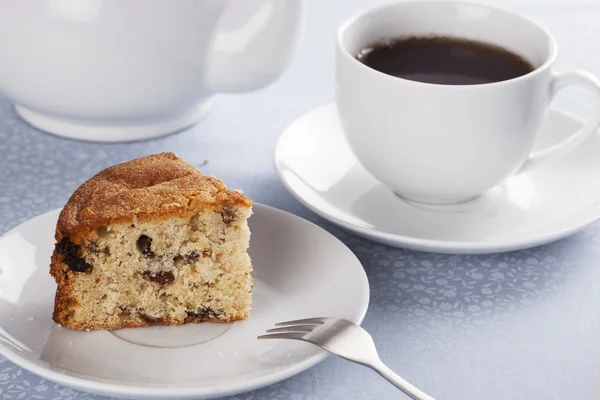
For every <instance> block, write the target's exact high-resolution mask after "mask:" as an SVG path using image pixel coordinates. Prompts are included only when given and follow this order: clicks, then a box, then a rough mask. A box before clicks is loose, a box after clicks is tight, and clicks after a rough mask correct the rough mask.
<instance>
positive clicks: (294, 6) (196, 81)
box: [0, 0, 301, 141]
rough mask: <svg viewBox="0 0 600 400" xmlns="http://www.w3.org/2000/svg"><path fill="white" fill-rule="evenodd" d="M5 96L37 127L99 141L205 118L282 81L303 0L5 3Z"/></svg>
mask: <svg viewBox="0 0 600 400" xmlns="http://www.w3.org/2000/svg"><path fill="white" fill-rule="evenodd" d="M0 10H1V12H0V59H1V60H2V62H0V91H1V92H2V93H3V94H4V95H6V96H7V97H9V98H10V99H11V100H12V101H13V102H14V104H15V109H16V111H17V113H18V114H19V115H20V116H21V117H22V118H23V119H25V120H26V121H27V122H29V123H30V124H31V125H33V126H35V127H37V128H39V129H42V130H44V131H47V132H51V133H54V134H57V135H61V136H66V137H71V138H77V139H85V140H96V141H122V140H136V139H142V138H149V137H153V136H158V135H162V134H166V133H169V132H174V131H177V130H180V129H182V128H185V127H187V126H189V125H192V124H194V123H195V122H197V121H198V120H199V119H200V118H201V117H202V116H203V115H204V114H205V113H206V112H207V110H208V109H209V107H210V104H211V99H212V97H213V96H214V94H216V93H220V92H238V91H240V92H241V91H249V90H253V89H257V88H260V87H263V86H265V85H267V84H269V83H271V82H272V81H274V80H275V79H276V78H277V77H278V76H279V75H280V74H281V72H282V71H283V70H284V69H285V67H286V65H287V63H288V60H289V59H290V55H291V53H292V52H293V49H294V47H295V42H296V38H297V36H298V31H299V25H300V19H301V0H27V1H15V0H0Z"/></svg>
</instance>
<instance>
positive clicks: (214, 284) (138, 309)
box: [50, 153, 252, 329]
mask: <svg viewBox="0 0 600 400" xmlns="http://www.w3.org/2000/svg"><path fill="white" fill-rule="evenodd" d="M251 213H252V203H251V201H250V200H249V199H247V198H246V197H245V196H244V195H243V194H242V193H241V192H239V191H233V190H227V188H226V187H225V185H224V184H223V183H222V182H221V181H220V180H219V179H216V178H214V177H209V176H204V175H202V174H201V173H200V171H198V170H197V169H196V168H195V167H194V166H193V165H191V164H188V163H186V162H184V161H183V160H181V159H180V158H178V157H177V156H176V155H174V154H172V153H163V154H157V155H152V156H148V157H144V158H140V159H137V160H133V161H129V162H126V163H123V164H119V165H116V166H114V167H110V168H107V169H106V170H104V171H102V172H100V173H99V174H97V175H96V176H94V177H92V178H91V179H89V180H88V181H87V182H85V183H84V184H83V185H81V186H80V187H79V188H78V189H77V190H76V191H75V193H73V195H72V196H71V198H70V199H69V201H68V202H67V204H66V205H65V207H64V208H63V210H62V212H61V213H60V217H59V219H58V224H57V227H56V242H57V243H56V247H55V250H54V254H53V255H52V262H51V266H50V273H51V275H52V276H53V277H54V279H55V280H56V282H57V284H58V289H57V291H56V298H55V304H54V315H53V318H54V321H55V322H57V323H59V324H62V325H64V326H66V327H69V328H74V329H116V328H122V327H136V326H147V325H151V324H164V325H176V324H183V323H186V322H201V321H214V322H227V321H233V320H238V319H243V318H246V317H247V316H248V315H249V313H250V302H251V291H252V281H251V276H250V272H251V271H252V266H251V263H250V258H249V257H248V254H247V253H246V249H247V247H248V241H249V238H250V231H249V229H248V224H247V222H246V220H247V218H248V217H249V216H250V214H251Z"/></svg>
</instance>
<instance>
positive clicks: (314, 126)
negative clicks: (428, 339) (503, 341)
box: [275, 104, 600, 254]
mask: <svg viewBox="0 0 600 400" xmlns="http://www.w3.org/2000/svg"><path fill="white" fill-rule="evenodd" d="M581 125H582V122H581V120H579V119H578V118H576V117H573V116H571V115H568V114H566V113H564V112H561V111H557V110H550V111H549V112H548V114H547V116H546V119H545V121H544V123H543V126H542V130H541V132H540V134H539V136H538V139H537V142H536V145H535V149H536V150H539V149H543V148H546V147H548V146H551V145H552V144H554V143H557V142H559V141H560V140H561V139H563V138H565V137H567V136H569V135H570V134H571V133H572V132H574V131H575V130H577V129H579V128H580V126H581ZM598 154H600V137H599V136H598V135H596V136H594V137H593V138H592V139H590V141H589V142H588V143H587V144H586V145H585V146H582V147H581V148H580V149H578V150H576V151H574V152H573V153H571V154H569V155H568V156H566V157H564V158H563V159H561V160H559V161H557V162H556V163H554V164H551V165H548V166H546V167H543V168H540V169H537V170H533V171H530V172H527V173H523V174H519V175H516V176H513V177H511V178H509V179H507V180H506V181H505V182H503V183H502V184H501V185H499V186H497V187H495V188H493V189H491V190H489V191H488V192H486V193H484V194H483V195H482V196H480V197H478V198H476V199H474V200H471V201H468V202H465V203H460V204H453V205H424V204H420V203H413V202H410V201H407V200H404V199H402V198H399V197H398V196H396V195H395V194H394V193H393V192H392V191H391V190H390V189H388V188H387V187H386V186H384V185H383V184H382V183H380V182H379V181H377V180H376V179H375V178H374V177H372V176H371V175H370V174H369V173H368V172H367V171H366V170H365V169H364V168H363V167H362V166H361V164H360V163H359V162H358V161H357V160H356V158H355V157H354V155H353V154H352V151H351V150H350V148H349V146H348V144H347V142H346V139H345V137H344V133H343V132H342V129H341V126H340V123H339V119H338V115H337V110H336V108H335V105H332V104H330V105H326V106H324V107H321V108H318V109H315V110H312V111H310V112H308V113H307V114H305V115H303V116H301V117H300V118H298V119H297V120H296V121H294V122H293V123H292V124H290V125H289V126H288V127H287V128H286V129H285V131H284V133H283V135H282V136H281V138H280V139H279V142H278V144H277V147H276V149H275V164H276V168H277V172H278V174H279V177H280V179H281V181H282V182H283V184H284V185H285V187H286V188H287V189H288V190H289V191H290V193H291V194H292V195H294V196H295V197H296V198H297V199H298V200H299V201H300V202H302V203H303V204H304V205H305V206H306V207H308V208H309V209H311V210H312V211H314V212H315V213H317V214H318V215H320V216H321V217H323V218H325V219H327V220H329V221H331V222H333V223H335V224H337V225H340V226H341V227H343V228H345V229H347V230H349V231H352V232H353V233H355V234H357V235H359V236H362V237H365V238H368V239H371V240H374V241H376V242H380V243H384V244H388V245H391V246H396V247H402V248H407V249H412V250H420V251H429V252H437V253H449V254H485V253H495V252H502V251H512V250H519V249H524V248H529V247H533V246H538V245H542V244H546V243H549V242H553V241H555V240H558V239H561V238H564V237H566V236H568V235H570V234H572V233H574V232H576V231H578V230H580V229H582V228H584V227H586V226H587V225H589V224H591V223H592V222H594V221H596V219H598V218H599V217H600V186H598V185H596V184H595V182H596V181H597V180H598V177H600V157H598Z"/></svg>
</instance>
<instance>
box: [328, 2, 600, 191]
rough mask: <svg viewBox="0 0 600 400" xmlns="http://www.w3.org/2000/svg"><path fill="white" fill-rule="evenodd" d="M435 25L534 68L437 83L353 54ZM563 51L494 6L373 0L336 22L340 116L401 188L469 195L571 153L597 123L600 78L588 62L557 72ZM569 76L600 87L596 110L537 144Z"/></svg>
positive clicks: (369, 162) (376, 170)
mask: <svg viewBox="0 0 600 400" xmlns="http://www.w3.org/2000/svg"><path fill="white" fill-rule="evenodd" d="M432 35H433V36H438V35H439V36H455V37H461V38H467V39H471V40H477V41H482V42H487V43H492V44H495V45H498V46H501V47H503V48H505V49H508V50H511V51H513V52H515V53H516V54H519V55H521V56H522V57H523V58H525V59H526V60H528V61H529V62H531V63H532V65H533V66H534V67H535V70H534V71H533V72H530V73H528V74H526V75H523V76H520V77H517V78H514V79H511V80H507V81H502V82H496V83H489V84H479V85H465V86H454V85H436V84H427V83H420V82H415V81H410V80H405V79H401V78H398V77H394V76H390V75H386V74H384V73H382V72H379V71H377V70H375V69H372V68H370V67H368V66H366V65H364V64H363V63H361V62H360V61H358V60H357V59H356V58H355V56H356V55H357V54H358V52H359V51H360V50H361V49H364V48H366V47H369V46H371V45H373V44H374V43H376V42H378V41H379V40H381V39H383V38H397V37H406V36H409V37H411V36H432ZM555 59H556V44H555V42H554V39H553V38H552V36H551V35H550V34H549V33H548V32H546V31H545V30H544V29H543V28H541V27H540V26H538V25H537V24H535V23H533V22H532V21H530V20H528V19H526V18H524V17H521V16H518V15H515V14H512V13H510V12H508V11H504V10H501V9H498V8H495V7H491V6H488V5H482V4H477V3H469V2H460V1H430V0H425V1H405V2H396V3H392V4H388V5H383V6H379V7H374V8H371V9H368V10H366V11H364V12H361V13H360V14H358V15H357V16H355V17H353V18H351V19H350V20H348V21H347V22H345V23H344V24H343V25H342V26H341V28H340V30H339V32H338V37H337V56H336V60H337V62H336V64H337V65H336V81H337V82H336V102H337V107H338V111H339V117H340V121H341V124H342V127H343V130H344V132H345V135H346V138H347V140H348V142H349V144H350V147H351V148H352V150H353V152H354V154H355V156H356V158H357V159H358V160H359V161H360V163H361V164H362V165H363V166H364V167H365V168H366V169H367V170H368V171H369V172H370V173H371V174H372V175H373V176H374V177H375V178H377V179H378V180H380V181H381V182H382V183H384V184H385V185H386V186H388V187H389V188H391V189H392V190H393V191H394V192H395V193H396V194H398V195H399V196H402V197H405V198H408V199H410V200H414V201H418V202H425V203H455V202H460V201H465V200H468V199H471V198H474V197H476V196H478V195H480V194H482V193H484V192H485V191H487V190H488V189H490V188H492V187H494V186H496V185H498V184H499V183H501V182H502V181H503V180H504V179H506V178H507V177H509V176H511V175H514V174H517V173H520V172H523V171H526V170H529V169H531V168H535V167H538V166H540V165H543V164H544V163H546V162H550V161H552V160H554V159H555V158H556V157H559V156H562V155H565V154H566V153H568V152H570V151H572V150H574V149H575V148H577V147H578V146H580V145H582V144H583V143H584V142H585V141H586V140H587V139H589V138H590V137H591V136H592V135H593V134H594V133H595V132H596V130H597V128H598V126H599V125H600V81H599V80H598V79H597V78H596V77H595V76H593V75H592V74H590V73H588V72H583V71H569V72H562V73H556V72H555V71H554V70H553V64H554V60H555ZM569 85H579V86H582V87H584V88H586V89H589V91H590V92H592V94H593V96H594V99H595V101H596V103H597V104H596V106H597V107H596V111H595V115H594V116H593V117H592V118H591V119H590V120H589V121H588V122H587V123H586V124H585V126H584V127H583V128H582V129H581V130H580V131H578V132H576V133H575V134H574V135H573V136H571V137H569V138H567V139H565V140H564V141H562V142H560V143H558V144H556V145H554V146H552V147H550V148H548V149H546V150H543V151H540V152H539V153H533V154H532V149H533V145H534V141H535V139H536V134H537V133H538V131H539V128H540V125H541V123H542V120H543V119H544V116H545V115H546V112H547V111H548V108H549V105H550V103H551V101H552V99H553V98H554V96H555V95H556V94H557V92H558V91H560V90H561V89H562V88H564V87H565V86H569Z"/></svg>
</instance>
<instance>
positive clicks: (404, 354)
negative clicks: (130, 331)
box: [0, 0, 600, 400]
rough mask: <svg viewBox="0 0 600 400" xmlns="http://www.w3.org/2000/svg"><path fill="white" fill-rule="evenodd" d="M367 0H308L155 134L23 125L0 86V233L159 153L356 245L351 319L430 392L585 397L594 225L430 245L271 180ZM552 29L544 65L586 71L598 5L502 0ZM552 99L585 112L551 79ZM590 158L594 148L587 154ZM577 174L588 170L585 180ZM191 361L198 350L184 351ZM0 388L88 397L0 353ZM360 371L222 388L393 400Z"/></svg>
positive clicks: (599, 260) (598, 311)
mask: <svg viewBox="0 0 600 400" xmlns="http://www.w3.org/2000/svg"><path fill="white" fill-rule="evenodd" d="M370 3H373V1H369V0H346V1H335V2H334V1H332V0H329V1H327V0H326V1H323V0H308V1H307V7H306V20H305V29H304V36H303V38H302V41H301V43H300V48H299V51H298V53H297V56H296V58H295V60H294V63H293V65H292V66H291V68H290V69H289V71H288V72H287V73H286V74H285V75H284V76H283V77H282V79H280V80H279V81H278V82H277V83H276V84H275V85H273V86H271V87H269V88H268V89H265V90H262V91H260V92H256V93H251V94H245V95H240V96H222V97H220V98H219V99H218V101H217V103H216V106H215V108H214V109H213V111H212V112H211V114H210V115H209V117H208V118H207V119H205V120H204V121H203V122H202V123H200V124H199V125H197V126H195V127H194V128H192V129H189V130H187V131H185V132H181V133H178V134H175V135H171V136H168V137H165V138H162V139H158V140H152V141H147V142H139V143H131V144H109V145H103V144H92V143H83V142H76V141H70V140H63V139H59V138H57V137H54V136H50V135H47V134H44V133H40V132H38V131H36V130H35V129H32V128H30V127H29V126H27V125H25V124H24V123H23V122H22V121H20V120H19V119H18V118H17V117H16V116H15V114H14V112H13V110H12V108H11V107H10V105H9V104H8V102H6V100H3V99H1V98H0V233H3V232H5V231H7V230H8V229H10V228H11V227H13V226H16V225H17V224H19V223H21V222H23V221H25V220H27V219H29V218H31V217H33V216H35V215H37V214H40V213H43V212H45V211H48V210H51V209H54V208H57V207H61V206H62V205H63V204H64V203H65V201H66V200H67V198H68V196H69V195H70V193H71V192H72V191H73V190H75V189H76V188H77V186H78V185H79V184H80V183H81V182H83V181H84V180H85V179H86V178H88V177H89V176H91V175H92V174H94V173H96V172H97V171H99V170H100V169H102V168H104V167H107V166H109V165H112V164H115V163H119V162H122V161H125V160H129V159H131V158H135V157H139V156H142V155H146V154H150V153H156V152H161V151H174V152H176V153H178V154H179V155H180V156H182V157H183V158H184V159H186V160H188V161H190V162H193V163H196V164H200V163H201V162H203V161H204V160H208V165H207V166H206V167H204V171H205V172H207V173H209V174H214V175H216V176H219V177H221V178H223V179H224V180H225V182H226V183H227V184H228V186H230V187H239V188H242V189H244V191H245V192H246V193H247V194H248V195H249V196H250V197H251V198H253V199H254V200H255V201H257V202H262V203H266V204H269V205H272V206H275V207H279V208H282V209H284V210H287V211H290V212H292V213H295V214H297V215H300V216H302V217H304V218H307V219H309V220H311V221H313V222H316V223H317V224H319V225H321V226H323V227H325V229H327V230H329V231H330V232H332V233H333V234H334V235H336V236H337V237H339V238H340V239H341V240H342V241H344V243H346V244H347V245H348V246H349V247H350V248H351V249H352V250H353V251H354V252H355V253H356V255H357V256H358V257H359V258H360V260H361V261H362V263H363V264H364V267H365V269H366V271H367V274H368V276H369V279H370V283H371V292H372V295H371V306H370V309H369V312H368V314H367V317H366V320H365V322H364V326H365V327H366V328H367V329H368V330H369V331H370V332H371V333H372V335H373V337H374V339H375V341H376V343H377V345H378V347H379V349H380V351H381V353H382V358H383V359H384V361H386V362H387V363H389V365H390V366H391V367H392V368H394V369H395V370H396V371H398V372H399V373H400V374H402V375H403V376H404V377H405V378H406V379H408V380H409V381H411V382H414V383H415V384H416V385H418V386H421V387H422V388H423V389H425V390H426V391H428V392H430V393H431V394H432V395H434V396H436V397H437V398H439V399H456V400H459V399H460V400H483V399H485V400H500V399H531V400H532V399H539V400H542V399H544V400H551V399H556V400H559V399H560V400H563V399H578V400H592V399H597V398H599V397H600V335H599V334H598V333H599V332H600V225H598V224H595V225H593V226H592V227H590V228H588V229H586V230H584V231H582V232H580V233H577V234H575V235H573V236H572V237H570V238H567V239H565V240H562V241H560V242H557V243H554V244H550V245H547V246H543V247H539V248H534V249H530V250H526V251H521V252H515V253H507V254H495V255H488V256H446V255H434V254H425V253H417V252H411V251H405V250H401V249H395V248H390V247H386V246H383V245H379V244H375V243H373V242H369V241H367V240H363V239H359V238H357V237H355V236H353V235H351V234H349V233H347V232H345V231H342V230H341V229H339V228H337V227H336V226H334V225H331V224H329V223H327V222H325V221H324V220H322V219H320V218H318V217H317V216H315V215H314V214H312V213H311V212H309V211H308V210H307V209H305V208H304V207H302V206H301V205H300V204H299V203H298V202H297V201H295V200H294V199H293V198H292V197H291V196H290V195H289V194H288V193H287V192H286V191H285V190H284V188H283V187H282V185H281V184H280V183H279V181H278V179H277V177H276V174H275V172H274V168H273V162H272V159H273V149H274V145H275V143H276V140H277V138H278V137H279V135H280V134H281V132H282V130H283V128H284V127H285V126H286V125H287V124H288V123H289V122H291V121H292V120H293V119H294V118H296V117H297V116H299V115H300V114H302V113H304V112H306V111H308V110H310V109H311V108H313V107H315V106H317V105H321V104H324V103H327V102H329V101H331V100H332V98H333V34H334V31H335V27H336V26H337V24H338V23H339V22H340V21H342V19H343V18H345V17H346V16H348V15H349V14H350V13H351V12H353V11H356V10H358V9H360V8H362V7H364V6H366V5H368V4H370ZM494 3H496V4H498V3H504V5H505V6H507V7H508V8H511V9H513V10H516V11H518V12H521V13H523V14H525V15H527V16H529V17H531V18H534V19H535V20H537V21H538V22H540V23H542V24H543V25H545V26H546V27H547V28H548V29H549V30H551V31H552V32H554V34H555V35H556V37H557V41H558V43H559V47H560V48H561V53H560V58H559V65H560V66H563V67H583V68H587V69H590V70H592V71H594V72H596V73H600V57H599V56H598V50H599V49H598V46H597V43H596V42H597V38H598V37H600V24H598V21H600V3H597V2H595V1H593V0H588V1H584V0H575V1H569V0H523V1H518V0H503V1H496V2H494ZM559 106H566V107H567V108H570V109H571V110H575V111H580V112H585V111H586V110H587V109H586V107H585V106H584V98H583V97H581V98H580V94H579V93H567V94H565V96H563V97H562V99H561V100H560V101H559ZM599 157H600V155H599ZM590 184H597V183H596V182H590ZM198 362H199V363H201V362H202V360H198ZM0 394H1V395H2V398H3V399H49V400H50V399H52V400H70V399H88V398H101V397H99V396H91V395H88V394H86V393H82V392H76V391H73V390H71V389H68V388H65V387H62V386H60V385H56V384H54V383H52V382H48V381H46V380H43V379H41V378H39V377H37V376H35V375H33V374H31V373H29V372H27V371H25V370H22V369H21V368H19V367H17V366H15V365H14V364H12V363H11V362H9V361H7V360H6V359H4V358H1V357H0ZM400 397H401V396H400V394H399V392H397V391H396V390H395V389H393V388H392V387H391V386H390V385H389V384H387V383H386V382H385V381H383V380H382V379H380V378H379V377H378V376H376V375H375V374H374V373H372V372H371V371H369V370H367V369H365V368H362V367H360V366H357V365H354V364H351V363H348V362H345V361H343V360H341V359H338V358H335V357H331V358H329V359H327V360H326V361H324V362H323V363H321V364H319V365H318V366H316V367H314V368H312V369H311V370H309V371H306V372H304V373H302V374H300V375H298V376H296V377H294V378H291V379H289V380H287V381H284V382H282V383H279V384H276V385H273V386H271V387H268V388H265V389H262V390H258V391H256V392H253V393H247V394H243V395H238V396H236V397H235V399H253V400H259V399H292V400H316V399H347V400H359V399H360V400H362V399H396V398H400Z"/></svg>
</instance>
